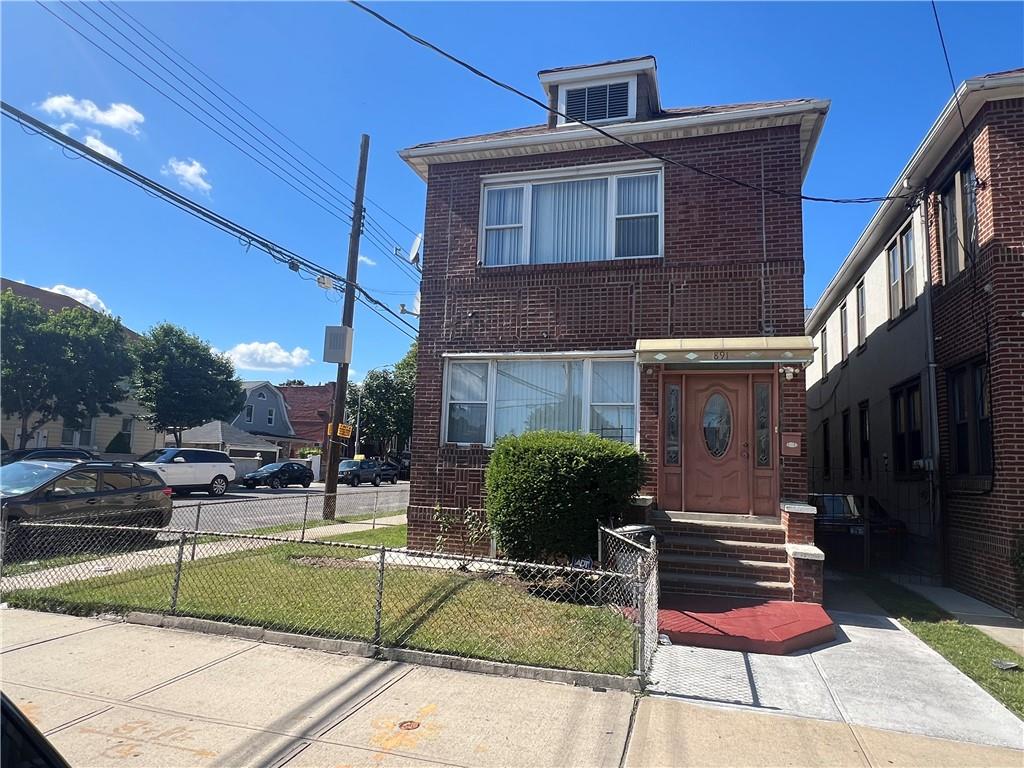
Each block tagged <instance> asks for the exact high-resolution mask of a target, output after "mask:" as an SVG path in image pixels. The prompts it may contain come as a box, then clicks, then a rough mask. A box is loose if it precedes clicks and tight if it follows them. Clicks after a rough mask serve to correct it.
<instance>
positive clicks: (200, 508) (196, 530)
mask: <svg viewBox="0 0 1024 768" xmlns="http://www.w3.org/2000/svg"><path fill="white" fill-rule="evenodd" d="M202 511H203V502H201V501H197V502H196V522H195V525H194V526H192V557H190V558H189V559H190V560H193V561H194V560H195V559H196V538H197V537H196V534H197V533H199V515H200V514H201V513H202Z"/></svg>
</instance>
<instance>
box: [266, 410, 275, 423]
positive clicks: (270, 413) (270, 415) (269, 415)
mask: <svg viewBox="0 0 1024 768" xmlns="http://www.w3.org/2000/svg"><path fill="white" fill-rule="evenodd" d="M276 415H277V414H276V413H275V412H274V409H273V408H267V426H268V427H272V426H274V417H275V416H276Z"/></svg>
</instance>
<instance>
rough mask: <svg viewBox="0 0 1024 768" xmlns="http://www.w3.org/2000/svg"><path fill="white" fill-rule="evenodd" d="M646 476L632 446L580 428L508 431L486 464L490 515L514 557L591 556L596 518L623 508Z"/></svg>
mask: <svg viewBox="0 0 1024 768" xmlns="http://www.w3.org/2000/svg"><path fill="white" fill-rule="evenodd" d="M642 481H643V457H642V456H641V455H640V454H639V453H638V452H637V450H636V448H634V447H633V446H632V445H626V444H625V443H620V442H616V441H613V440H605V439H603V438H600V437H598V436H597V435H590V434H580V433H578V432H527V433H525V434H523V435H518V436H516V435H510V436H508V437H503V438H501V439H500V440H498V442H497V443H496V445H495V447H494V453H493V455H492V456H491V460H490V462H489V464H488V466H487V474H486V483H487V504H486V507H487V519H488V522H489V524H490V527H491V530H492V531H493V532H494V536H495V539H496V540H497V545H498V548H499V549H500V550H501V551H502V552H503V553H504V554H505V555H507V556H508V557H511V558H513V559H516V560H535V561H541V562H552V561H559V560H563V559H566V558H573V557H577V556H581V555H592V554H596V549H597V526H598V521H599V520H601V521H604V520H607V519H608V517H609V515H612V514H619V513H621V512H622V511H624V510H625V509H626V508H627V507H628V505H629V502H630V499H631V498H632V497H633V496H634V495H635V494H636V493H637V491H639V490H640V485H641V483H642Z"/></svg>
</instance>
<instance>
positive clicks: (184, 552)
mask: <svg viewBox="0 0 1024 768" xmlns="http://www.w3.org/2000/svg"><path fill="white" fill-rule="evenodd" d="M314 498H316V497H310V503H312V500H313V499H314ZM299 502H300V504H301V505H302V506H304V505H305V503H306V502H305V500H304V499H302V497H299ZM218 506H220V505H219V504H216V503H210V504H206V503H204V504H203V506H202V510H201V514H200V520H201V521H202V520H203V519H204V518H203V517H202V516H203V515H205V514H207V513H208V510H210V511H209V514H211V516H212V515H215V514H217V512H216V508H217V507H218ZM363 528H364V530H363V531H361V532H359V533H348V534H345V535H344V538H345V539H346V540H344V541H339V540H336V538H338V537H337V536H334V535H327V536H325V537H323V538H320V539H317V540H314V539H312V538H310V536H311V535H320V534H321V533H322V532H324V531H328V529H325V528H320V529H318V530H312V529H309V528H305V529H303V528H302V527H300V528H299V529H298V531H300V532H301V531H303V530H305V533H306V538H305V540H303V539H302V538H301V533H300V534H299V535H296V530H295V529H292V530H289V531H283V532H280V533H278V534H268V533H240V532H232V531H224V530H217V529H215V528H209V527H205V526H199V527H196V526H188V527H176V526H175V525H173V524H172V525H171V526H170V527H168V528H149V527H135V526H119V525H98V524H83V523H54V522H47V523H20V524H14V523H12V524H10V525H8V526H6V527H5V529H4V530H3V541H2V544H0V553H2V559H0V595H2V599H4V600H5V601H6V602H7V603H8V604H9V605H11V606H15V607H22V608H28V609H35V610H44V611H56V612H64V613H73V614H79V615H97V614H103V613H115V614H125V613H127V612H130V611H141V612H147V613H156V614H171V615H178V616H189V617H195V618H201V619H211V620H216V621H222V622H228V623H231V624H235V625H244V626H253V627H261V628H263V629H265V630H276V631H281V632H289V633H296V634H302V635H307V636H313V637H323V638H332V639H345V640H357V641H362V642H367V643H371V644H373V645H375V646H377V647H397V648H409V649H415V650H421V651H431V652H437V653H444V654H451V655H457V656H464V657H472V658H479V659H487V660H492V661H499V662H511V663H518V664H527V665H532V666H541V667H550V668H558V669H572V670H581V671H587V672H601V673H610V674H617V675H640V676H644V675H645V673H646V670H647V669H648V668H649V663H650V657H651V654H652V653H653V649H654V647H656V644H657V566H656V555H653V553H652V552H651V551H649V550H646V549H645V548H643V547H636V546H635V545H630V546H631V547H632V548H623V549H622V551H621V553H620V554H615V555H614V556H612V558H611V559H610V560H609V567H607V568H602V567H596V568H583V567H567V566H554V565H544V564H539V563H528V562H518V561H511V560H503V559H493V558H483V557H469V556H460V555H452V554H443V553H438V552H417V551H412V550H409V549H407V548H405V547H404V546H402V545H404V543H405V531H404V528H400V527H397V526H396V527H392V528H388V527H384V528H382V529H381V530H377V531H372V530H371V531H367V530H365V526H363ZM360 539H362V540H364V541H373V543H372V544H371V543H360ZM381 542H383V543H381ZM617 543H618V541H617V540H616V544H617ZM608 552H609V555H611V553H612V550H611V549H609V550H608ZM631 557H632V560H630V558H631ZM652 563H653V565H652ZM651 626H653V627H654V630H653V640H652V639H651V638H652V635H651V629H650V628H651Z"/></svg>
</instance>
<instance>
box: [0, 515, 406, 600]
mask: <svg viewBox="0 0 1024 768" xmlns="http://www.w3.org/2000/svg"><path fill="white" fill-rule="evenodd" d="M405 522H406V517H405V513H402V514H400V515H391V516H390V517H382V518H380V519H378V520H376V521H375V522H373V523H369V522H366V523H363V522H360V523H338V524H336V525H324V526H319V527H316V528H307V529H306V536H305V541H317V540H320V539H326V538H329V537H331V536H338V535H339V534H343V533H356V532H357V531H369V530H371V529H372V528H373V527H374V526H375V527H377V528H384V527H388V526H392V525H404V524H405ZM298 530H299V527H298V526H296V528H295V530H294V531H281V532H279V533H275V534H268V535H271V536H274V537H277V538H290V539H294V540H296V541H297V540H298V538H299V537H298V533H297V531H298ZM292 534H294V535H292ZM163 535H167V534H163ZM199 538H200V539H201V538H202V535H201V534H200V537H199ZM280 543H281V542H278V541H265V540H260V539H256V538H252V539H246V538H230V537H226V538H220V539H217V540H216V541H207V542H203V543H200V544H196V547H195V555H194V556H193V550H192V544H191V540H190V539H188V538H186V540H185V552H184V554H185V558H186V559H187V560H188V561H189V562H192V561H193V560H202V559H204V558H207V557H217V556H219V555H226V554H230V553H232V552H240V551H243V550H250V549H262V548H263V547H272V546H277V545H278V544H280ZM177 558H178V544H177V543H174V544H173V545H167V546H161V547H156V548H154V549H138V550H133V551H131V552H125V553H122V554H117V555H108V556H106V557H104V556H100V557H96V558H94V559H90V560H83V561H82V562H78V563H72V564H70V565H61V566H56V567H54V568H43V569H41V570H38V571H31V572H30V573H25V574H22V575H20V576H4V577H3V578H2V579H0V588H2V590H3V592H9V591H14V590H16V589H34V588H36V587H52V586H56V585H57V584H66V583H68V582H71V581H79V580H81V579H89V578H93V577H96V576H106V575H109V574H112V573H126V572H128V571H135V570H141V569H143V568H149V567H151V566H154V565H170V564H173V563H174V562H175V561H176V560H177Z"/></svg>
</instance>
